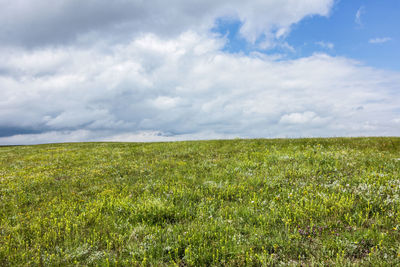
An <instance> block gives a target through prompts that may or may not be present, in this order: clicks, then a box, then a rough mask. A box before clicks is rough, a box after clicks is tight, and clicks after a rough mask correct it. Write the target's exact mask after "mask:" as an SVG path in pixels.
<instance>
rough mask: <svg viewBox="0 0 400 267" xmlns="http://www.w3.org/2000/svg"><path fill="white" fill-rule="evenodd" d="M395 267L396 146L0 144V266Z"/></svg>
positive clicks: (385, 141)
mask: <svg viewBox="0 0 400 267" xmlns="http://www.w3.org/2000/svg"><path fill="white" fill-rule="evenodd" d="M60 265H61V266H65V265H66V266H132V265H133V266H139V265H140V266H165V265H167V266H169V265H176V266H221V265H226V266H266V265H267V266H268V265H293V266H298V265H340V266H350V265H379V266H382V265H387V266H394V265H400V138H389V137H387V138H326V139H314V138H310V139H252V140H242V139H235V140H218V141H191V142H171V143H70V144H48V145H36V146H4V147H0V266H60Z"/></svg>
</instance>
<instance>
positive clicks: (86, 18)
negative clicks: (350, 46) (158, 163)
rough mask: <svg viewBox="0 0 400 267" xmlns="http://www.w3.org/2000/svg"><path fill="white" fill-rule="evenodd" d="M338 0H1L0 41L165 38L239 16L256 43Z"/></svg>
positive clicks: (277, 35) (36, 42)
mask: <svg viewBox="0 0 400 267" xmlns="http://www.w3.org/2000/svg"><path fill="white" fill-rule="evenodd" d="M333 3H334V0H268V1H265V0H253V1H241V0H233V1H232V0H229V1H228V0H219V1H211V0H206V1H186V0H171V1H163V0H146V1H141V0H130V1H126V0H113V1H112V2H110V1H108V0H96V1H93V0H87V1H80V0H60V1H52V0H32V1H25V0H14V1H8V0H0V6H1V7H2V8H1V9H0V24H1V25H2V27H0V42H1V43H3V44H4V43H7V44H18V45H22V46H25V47H26V46H28V47H32V46H43V45H49V44H50V45H53V44H58V45H59V44H65V42H75V41H79V42H80V43H93V42H97V41H98V39H103V40H104V39H107V40H112V41H114V42H121V41H125V40H130V39H131V38H133V37H135V36H137V35H138V34H141V33H149V32H151V33H154V34H157V35H160V36H163V37H173V36H178V35H179V34H181V33H182V32H185V31H187V30H193V31H196V32H203V31H207V30H209V29H210V28H211V27H212V26H213V25H214V22H215V19H216V18H238V19H240V20H241V22H242V23H243V26H242V27H241V29H240V32H241V34H242V35H243V36H244V37H245V38H246V39H247V40H249V41H252V42H255V40H256V39H257V38H259V37H260V35H265V36H266V40H273V39H274V38H281V37H283V36H285V35H287V33H288V32H289V31H290V26H291V25H292V24H293V23H296V22H298V21H300V20H301V19H302V18H304V17H305V16H311V15H323V16H325V15H328V14H329V10H330V8H331V6H332V5H333Z"/></svg>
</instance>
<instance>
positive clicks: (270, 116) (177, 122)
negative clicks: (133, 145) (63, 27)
mask: <svg viewBox="0 0 400 267" xmlns="http://www.w3.org/2000/svg"><path fill="white" fill-rule="evenodd" d="M225 41H226V40H224V39H223V38H220V37H218V36H214V35H211V34H199V33H195V32H192V31H188V32H185V33H182V34H180V35H179V36H177V37H168V38H166V37H160V36H157V35H155V34H151V33H149V34H143V35H141V36H138V37H136V38H133V39H132V40H131V42H129V43H126V44H115V45H112V46H110V45H102V44H98V45H97V46H91V47H89V48H88V47H87V48H85V47H75V46H70V47H68V48H57V47H56V48H38V49H34V50H24V49H22V48H3V50H2V51H1V53H0V57H1V58H0V69H2V70H3V74H1V75H0V87H1V88H2V90H1V93H0V94H1V96H2V97H1V100H0V132H2V131H3V132H4V129H8V130H7V133H8V134H5V135H4V134H3V137H0V143H2V144H8V143H22V142H24V143H27V142H28V143H36V142H51V141H87V140H97V141H100V140H112V141H117V140H119V141H124V140H126V141H133V140H137V141H140V140H142V141H149V140H155V141H162V140H177V139H194V138H197V139H207V138H228V137H277V136H291V137H294V136H335V135H336V136H337V135H341V136H343V135H346V136H347V135H396V134H398V133H399V132H400V131H399V130H400V125H399V124H393V120H396V119H398V117H399V111H398V103H399V101H400V95H399V92H400V90H399V84H400V74H399V73H396V72H385V71H380V70H377V69H373V68H370V67H366V66H363V65H362V64H360V63H358V62H356V61H352V60H349V59H347V58H343V57H332V56H329V55H326V54H314V55H312V56H310V57H306V58H299V59H294V60H286V61H282V60H280V61H277V60H275V59H274V58H273V57H272V58H271V57H269V56H266V55H264V54H260V53H253V54H250V55H244V54H229V53H225V52H222V51H221V49H222V47H223V46H224V45H225ZM41 59H43V60H41ZM33 62H38V65H39V66H36V64H34V63H33ZM359 107H363V108H362V109H361V108H359ZM24 140H25V141H24Z"/></svg>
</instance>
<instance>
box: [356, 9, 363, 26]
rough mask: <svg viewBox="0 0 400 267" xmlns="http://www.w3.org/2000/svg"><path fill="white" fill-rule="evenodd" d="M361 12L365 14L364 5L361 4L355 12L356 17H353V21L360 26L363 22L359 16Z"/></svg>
mask: <svg viewBox="0 0 400 267" xmlns="http://www.w3.org/2000/svg"><path fill="white" fill-rule="evenodd" d="M363 14H365V7H364V6H361V7H360V8H359V9H358V10H357V12H356V17H355V19H354V21H355V23H357V24H358V25H359V26H362V25H363V23H362V21H361V16H362V15H363Z"/></svg>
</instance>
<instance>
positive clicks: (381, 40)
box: [368, 37, 392, 44]
mask: <svg viewBox="0 0 400 267" xmlns="http://www.w3.org/2000/svg"><path fill="white" fill-rule="evenodd" d="M390 40H392V38H389V37H384V38H373V39H369V41H368V42H369V43H370V44H383V43H386V42H389V41H390Z"/></svg>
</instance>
